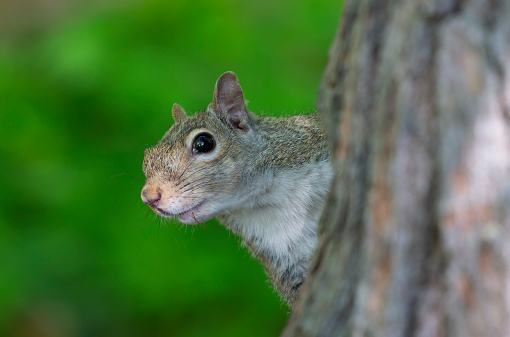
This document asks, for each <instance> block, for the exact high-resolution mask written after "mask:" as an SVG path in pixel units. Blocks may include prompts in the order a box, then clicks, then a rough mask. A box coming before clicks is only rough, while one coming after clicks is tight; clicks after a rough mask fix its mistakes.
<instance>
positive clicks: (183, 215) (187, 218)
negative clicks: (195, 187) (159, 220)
mask: <svg viewBox="0 0 510 337" xmlns="http://www.w3.org/2000/svg"><path fill="white" fill-rule="evenodd" d="M204 202H205V201H202V202H200V203H198V204H197V205H195V206H193V207H191V208H190V209H188V210H187V211H184V212H180V213H177V214H176V213H169V212H167V211H165V210H163V209H161V208H159V207H153V208H152V209H153V210H154V212H156V213H157V214H159V215H161V216H163V217H165V218H171V217H174V216H177V218H178V219H179V220H180V221H181V222H183V223H186V224H194V223H198V220H197V216H198V215H196V214H198V211H199V210H200V207H201V206H202V205H203V204H204Z"/></svg>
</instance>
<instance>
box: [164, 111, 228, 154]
mask: <svg viewBox="0 0 510 337" xmlns="http://www.w3.org/2000/svg"><path fill="white" fill-rule="evenodd" d="M223 128H224V125H223V123H221V121H220V120H219V119H218V118H217V117H216V116H215V115H214V114H212V113H211V112H208V111H198V112H196V113H194V114H193V115H191V116H187V117H186V118H185V119H184V120H182V121H181V122H179V123H176V124H174V125H172V127H170V129H169V130H168V131H167V132H166V133H165V135H164V136H163V138H162V139H161V140H160V141H159V143H158V145H160V144H167V145H170V146H172V147H173V146H185V145H186V144H185V143H186V139H187V137H188V135H189V134H190V133H192V132H193V131H195V130H198V129H207V130H209V131H210V132H212V133H214V132H215V131H219V130H220V129H223Z"/></svg>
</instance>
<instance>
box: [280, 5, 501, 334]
mask: <svg viewBox="0 0 510 337" xmlns="http://www.w3.org/2000/svg"><path fill="white" fill-rule="evenodd" d="M318 106H319V110H320V112H321V113H322V114H323V115H324V117H325V118H326V119H327V121H328V125H330V130H329V132H330V136H331V139H332V140H333V143H334V144H333V146H334V158H335V160H336V162H335V165H336V168H335V169H336V175H335V178H334V186H333V190H332V193H331V195H330V199H329V201H328V205H327V209H326V210H325V213H324V216H323V218H322V220H321V230H320V242H319V248H318V251H317V252H316V256H315V258H314V261H313V263H312V267H311V274H310V276H309V277H308V279H307V281H306V283H305V285H304V286H303V291H302V293H301V297H300V299H299V302H298V305H297V306H296V310H295V312H294V313H293V315H292V317H291V319H290V320H289V322H288V325H287V327H286V329H285V330H284V332H283V336H391V337H400V336H402V337H408V336H462V337H466V336H510V1H506V0H466V1H461V0H435V1H433V0H430V1H428V0H421V1H420V0H408V1H403V0H402V1H396V0H347V1H346V3H345V8H344V12H343V16H342V19H341V25H340V28H339V31H338V34H337V36H336V38H335V40H334V42H333V45H332V47H331V50H330V60H329V64H328V66H327V68H326V71H325V74H324V78H323V82H322V84H321V88H320V92H319V98H318Z"/></svg>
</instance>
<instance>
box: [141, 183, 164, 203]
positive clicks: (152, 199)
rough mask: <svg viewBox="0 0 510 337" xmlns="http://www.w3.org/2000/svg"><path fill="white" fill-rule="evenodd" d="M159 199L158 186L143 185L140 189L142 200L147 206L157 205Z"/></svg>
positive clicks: (159, 191)
mask: <svg viewBox="0 0 510 337" xmlns="http://www.w3.org/2000/svg"><path fill="white" fill-rule="evenodd" d="M160 200H161V190H160V189H159V188H154V187H152V188H151V187H148V186H144V188H143V189H142V201H143V202H144V203H146V204H147V205H149V206H157V205H158V204H159V201H160Z"/></svg>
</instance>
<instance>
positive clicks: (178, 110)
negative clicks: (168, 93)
mask: <svg viewBox="0 0 510 337" xmlns="http://www.w3.org/2000/svg"><path fill="white" fill-rule="evenodd" d="M172 117H173V118H174V122H175V123H176V124H177V123H180V122H181V121H182V120H183V119H184V118H186V111H184V109H183V108H182V107H181V106H180V105H179V104H177V103H175V104H174V106H173V107H172Z"/></svg>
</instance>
